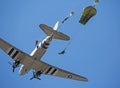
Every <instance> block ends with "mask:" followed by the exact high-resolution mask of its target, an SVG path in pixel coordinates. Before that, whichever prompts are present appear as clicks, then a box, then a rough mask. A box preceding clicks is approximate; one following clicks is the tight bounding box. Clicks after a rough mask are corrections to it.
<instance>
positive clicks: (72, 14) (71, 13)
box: [62, 12, 74, 24]
mask: <svg viewBox="0 0 120 88" xmlns="http://www.w3.org/2000/svg"><path fill="white" fill-rule="evenodd" d="M71 16H74V12H70V14H69V16H68V17H66V18H64V19H63V21H62V24H63V23H64V22H65V21H67V20H68V19H69V17H71Z"/></svg>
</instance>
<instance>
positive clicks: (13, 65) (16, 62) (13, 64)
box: [8, 61, 20, 72]
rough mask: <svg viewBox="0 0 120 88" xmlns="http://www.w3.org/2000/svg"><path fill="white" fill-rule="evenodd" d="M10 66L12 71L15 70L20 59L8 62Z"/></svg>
mask: <svg viewBox="0 0 120 88" xmlns="http://www.w3.org/2000/svg"><path fill="white" fill-rule="evenodd" d="M8 63H9V64H10V65H11V66H12V71H13V72H14V71H15V68H17V67H19V64H20V61H14V62H13V63H11V62H8Z"/></svg>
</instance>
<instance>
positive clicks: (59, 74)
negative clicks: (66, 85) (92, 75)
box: [33, 61, 88, 81]
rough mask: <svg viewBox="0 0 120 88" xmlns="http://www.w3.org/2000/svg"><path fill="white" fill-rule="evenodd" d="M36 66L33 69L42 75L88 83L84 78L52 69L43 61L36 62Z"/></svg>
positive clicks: (55, 68)
mask: <svg viewBox="0 0 120 88" xmlns="http://www.w3.org/2000/svg"><path fill="white" fill-rule="evenodd" d="M36 65H37V66H36V67H35V68H33V69H34V70H36V71H39V70H41V71H42V73H43V74H45V75H53V76H57V77H62V78H69V79H73V80H79V81H88V79H87V78H85V77H82V76H80V75H77V74H74V73H71V72H68V71H65V70H62V69H60V68H57V67H54V66H52V65H49V64H47V63H45V62H43V61H40V62H38V64H36Z"/></svg>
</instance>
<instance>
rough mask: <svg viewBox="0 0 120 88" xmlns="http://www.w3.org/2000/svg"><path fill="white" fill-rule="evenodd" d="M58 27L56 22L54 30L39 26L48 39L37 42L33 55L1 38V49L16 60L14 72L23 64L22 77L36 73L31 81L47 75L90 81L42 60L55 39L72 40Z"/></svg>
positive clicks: (42, 25)
mask: <svg viewBox="0 0 120 88" xmlns="http://www.w3.org/2000/svg"><path fill="white" fill-rule="evenodd" d="M58 26H59V22H56V24H55V25H54V27H53V28H52V27H50V26H47V25H46V24H40V25H39V27H40V28H41V29H42V30H43V31H44V32H45V33H46V34H47V37H46V38H45V39H43V40H42V42H40V43H38V41H37V43H38V44H36V47H35V49H34V50H33V51H32V53H31V54H27V53H25V52H23V51H22V50H20V49H18V48H16V47H15V46H13V45H11V44H9V43H8V42H7V41H5V40H3V39H2V38H0V48H1V49H2V50H3V51H4V52H5V53H6V54H8V55H9V56H10V57H11V58H12V59H13V60H14V62H13V63H12V67H13V72H14V70H15V68H17V67H18V66H19V65H20V64H21V67H20V70H19V75H20V76H22V75H25V74H26V73H28V72H29V71H30V70H33V71H34V72H33V77H32V78H30V80H32V79H33V78H36V79H39V80H41V79H40V78H39V77H40V75H41V74H45V75H52V76H57V77H62V78H68V79H73V80H79V81H85V82H86V81H88V79H87V78H85V77H83V76H80V75H77V74H74V73H71V72H69V71H66V70H63V69H61V68H58V67H55V66H52V65H50V64H48V63H46V62H44V61H42V60H41V58H42V56H43V55H44V54H45V52H46V50H47V48H48V47H49V45H50V42H51V41H52V40H53V39H59V40H65V41H67V40H70V37H69V36H67V35H66V34H64V33H62V32H58V31H57V29H58Z"/></svg>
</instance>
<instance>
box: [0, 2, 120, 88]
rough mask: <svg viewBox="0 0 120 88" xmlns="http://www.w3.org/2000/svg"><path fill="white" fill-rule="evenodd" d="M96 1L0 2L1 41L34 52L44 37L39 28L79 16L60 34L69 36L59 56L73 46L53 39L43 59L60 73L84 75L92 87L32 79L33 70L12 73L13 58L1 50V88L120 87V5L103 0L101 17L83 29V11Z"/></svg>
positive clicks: (63, 26) (49, 78)
mask: <svg viewBox="0 0 120 88" xmlns="http://www.w3.org/2000/svg"><path fill="white" fill-rule="evenodd" d="M93 1H94V0H0V37H1V38H3V39H5V40H6V41H8V42H9V43H11V44H12V45H14V46H16V47H17V48H19V49H21V50H23V51H24V52H26V53H28V54H29V53H31V52H32V50H33V49H34V47H35V46H34V42H35V40H36V39H37V40H39V41H41V40H42V39H43V38H45V37H46V35H45V33H44V32H43V31H42V30H41V29H40V28H39V24H42V23H44V24H47V25H49V26H51V27H53V26H54V24H55V23H56V21H60V22H61V21H62V20H63V19H64V18H65V17H67V16H68V15H69V13H70V12H71V11H74V12H75V15H74V16H73V17H70V18H69V19H68V20H67V21H66V22H65V23H64V24H60V27H59V31H61V32H64V33H66V34H68V35H69V36H70V37H71V41H70V45H69V47H68V48H67V51H66V54H65V55H58V54H57V53H58V52H60V51H61V50H63V49H64V48H65V47H66V46H67V44H68V43H69V42H66V41H60V40H53V42H52V43H51V46H50V47H49V48H48V50H47V52H46V53H45V55H44V56H43V58H42V60H43V61H45V62H47V63H49V64H52V65H54V66H57V67H59V68H62V69H65V70H68V71H71V72H74V73H77V74H80V75H82V76H85V77H87V78H88V80H89V81H88V82H81V81H75V80H68V79H63V78H58V77H53V76H46V75H42V76H41V79H42V80H41V81H39V80H36V79H34V80H32V81H30V80H29V78H31V77H32V71H30V72H29V73H28V74H26V75H24V76H19V75H18V71H19V68H17V69H16V71H15V72H14V73H13V72H12V67H11V66H10V65H9V64H8V62H9V61H10V62H12V59H11V58H10V57H9V56H8V55H6V54H5V53H4V52H3V51H2V50H0V57H1V60H0V86H1V87H2V88H16V87H17V88H33V87H34V88H113V87H114V88H119V87H120V83H119V82H120V76H119V74H120V64H119V63H120V39H119V38H120V23H119V20H120V17H119V16H120V10H119V8H120V5H119V3H120V1H119V0H100V2H99V4H98V5H97V6H96V9H97V15H96V16H94V17H93V18H92V19H91V20H90V21H89V22H88V23H87V24H86V25H85V26H84V25H82V24H80V23H79V22H78V21H79V18H80V15H81V13H82V11H83V8H84V7H86V6H89V5H92V4H93Z"/></svg>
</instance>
